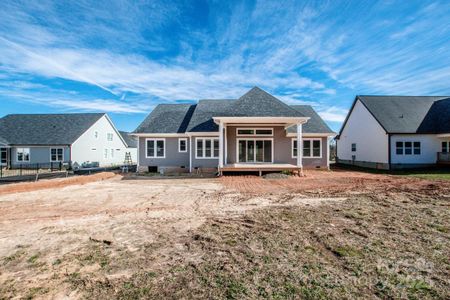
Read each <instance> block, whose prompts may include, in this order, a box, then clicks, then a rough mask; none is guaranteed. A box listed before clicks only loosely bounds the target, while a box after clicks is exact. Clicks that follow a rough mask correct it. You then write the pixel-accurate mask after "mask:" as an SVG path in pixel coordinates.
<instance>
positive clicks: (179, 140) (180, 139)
mask: <svg viewBox="0 0 450 300" xmlns="http://www.w3.org/2000/svg"><path fill="white" fill-rule="evenodd" d="M181 141H185V144H184V145H185V147H186V149H185V150H184V151H181V150H180V145H181ZM187 141H188V139H187V138H178V152H179V153H186V152H188V142H187Z"/></svg>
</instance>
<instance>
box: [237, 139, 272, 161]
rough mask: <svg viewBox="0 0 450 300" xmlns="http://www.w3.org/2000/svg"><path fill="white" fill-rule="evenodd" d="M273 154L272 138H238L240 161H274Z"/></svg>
mask: <svg viewBox="0 0 450 300" xmlns="http://www.w3.org/2000/svg"><path fill="white" fill-rule="evenodd" d="M272 156H273V153H272V140H269V139H266V140H260V139H239V140H238V158H239V162H240V163H264V162H272Z"/></svg>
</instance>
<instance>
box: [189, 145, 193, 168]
mask: <svg viewBox="0 0 450 300" xmlns="http://www.w3.org/2000/svg"><path fill="white" fill-rule="evenodd" d="M192 149H193V147H192V137H189V173H192V155H193V154H192Z"/></svg>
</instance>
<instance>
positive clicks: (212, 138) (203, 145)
mask: <svg viewBox="0 0 450 300" xmlns="http://www.w3.org/2000/svg"><path fill="white" fill-rule="evenodd" d="M197 140H202V141H203V142H202V147H203V148H202V157H198V156H197ZM205 140H211V156H208V157H206V147H205ZM215 140H217V141H219V138H218V137H196V138H195V159H218V158H219V156H214V141H215ZM219 152H220V143H219Z"/></svg>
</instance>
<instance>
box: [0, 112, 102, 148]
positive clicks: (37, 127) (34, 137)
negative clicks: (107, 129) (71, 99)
mask: <svg viewBox="0 0 450 300" xmlns="http://www.w3.org/2000/svg"><path fill="white" fill-rule="evenodd" d="M103 116H105V114H104V113H78V114H14V115H7V116H5V117H3V118H1V119H0V137H2V138H3V139H4V140H6V141H8V144H10V145H71V144H72V143H73V142H75V141H76V140H77V139H78V138H79V137H80V136H81V135H82V134H83V133H84V132H85V131H86V130H88V129H89V128H90V127H91V126H92V125H94V123H96V122H97V121H98V120H99V119H100V118H101V117H103Z"/></svg>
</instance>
